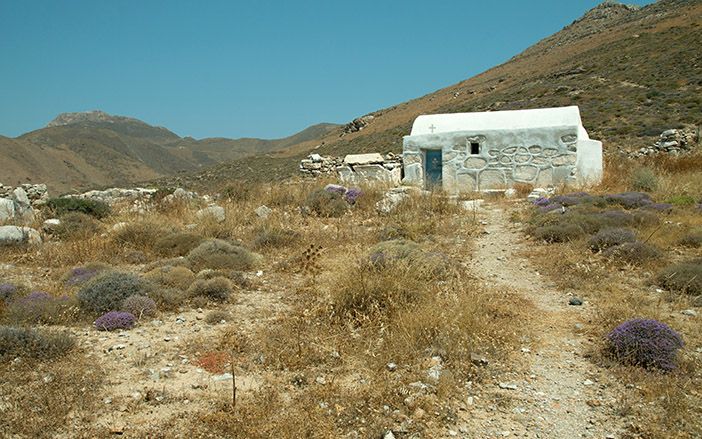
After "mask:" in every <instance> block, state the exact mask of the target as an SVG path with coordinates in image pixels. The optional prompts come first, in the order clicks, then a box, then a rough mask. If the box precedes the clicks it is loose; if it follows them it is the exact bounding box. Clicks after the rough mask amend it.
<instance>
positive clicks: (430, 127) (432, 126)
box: [429, 124, 436, 134]
mask: <svg viewBox="0 0 702 439" xmlns="http://www.w3.org/2000/svg"><path fill="white" fill-rule="evenodd" d="M429 129H430V130H431V133H432V134H434V130H435V129H436V127H435V126H434V124H431V125H430V126H429Z"/></svg>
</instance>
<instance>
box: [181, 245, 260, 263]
mask: <svg viewBox="0 0 702 439" xmlns="http://www.w3.org/2000/svg"><path fill="white" fill-rule="evenodd" d="M187 258H188V261H190V264H191V266H192V267H193V268H194V269H195V270H202V269H204V268H211V269H227V268H229V269H234V270H248V269H250V268H252V267H253V266H254V265H255V264H256V263H257V262H258V260H259V256H258V255H256V254H254V253H252V252H250V251H248V250H247V249H245V248H244V247H240V246H238V245H234V244H230V243H229V242H227V241H223V240H221V239H210V240H207V241H205V242H203V243H202V244H200V245H199V246H197V247H195V248H194V249H192V250H191V251H190V253H188V256H187Z"/></svg>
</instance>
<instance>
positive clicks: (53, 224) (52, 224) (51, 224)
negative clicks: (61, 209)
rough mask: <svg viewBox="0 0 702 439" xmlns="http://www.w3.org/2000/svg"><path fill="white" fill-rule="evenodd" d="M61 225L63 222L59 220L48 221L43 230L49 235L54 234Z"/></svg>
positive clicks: (42, 227) (45, 222)
mask: <svg viewBox="0 0 702 439" xmlns="http://www.w3.org/2000/svg"><path fill="white" fill-rule="evenodd" d="M60 225H61V220H60V219H58V218H50V219H48V220H46V221H44V224H42V226H41V229H42V230H43V231H44V232H45V233H48V234H52V233H54V232H55V231H56V228H57V227H58V226H60Z"/></svg>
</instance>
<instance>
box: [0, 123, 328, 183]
mask: <svg viewBox="0 0 702 439" xmlns="http://www.w3.org/2000/svg"><path fill="white" fill-rule="evenodd" d="M334 127H335V125H332V124H319V125H315V126H312V127H309V128H307V129H305V130H303V131H301V132H299V133H297V134H294V135H292V136H290V137H287V138H284V139H278V140H263V139H225V138H211V139H201V140H196V139H193V138H192V137H185V138H181V137H180V136H178V135H177V134H175V133H173V132H171V131H169V130H167V129H166V128H162V127H155V126H151V125H149V124H147V123H144V122H142V121H140V120H137V119H133V118H128V117H123V116H112V115H109V114H107V113H104V112H101V111H91V112H85V113H64V114H61V115H59V116H58V117H57V118H56V119H54V120H53V121H51V122H50V123H49V124H48V125H47V126H46V127H45V128H42V129H39V130H36V131H32V132H30V133H26V134H24V135H22V136H19V137H17V138H15V139H11V138H7V137H2V136H0V162H3V163H8V164H9V166H3V167H2V168H1V169H0V182H2V183H4V184H19V183H30V182H34V183H46V184H48V186H49V188H50V189H51V190H52V191H53V192H69V191H73V190H77V189H85V188H89V187H95V186H107V185H129V184H133V183H134V182H137V181H143V180H150V179H155V178H159V177H163V176H166V175H173V174H176V173H179V172H194V171H196V170H198V169H199V168H201V167H204V166H211V165H214V164H217V163H221V162H224V161H229V160H234V159H239V158H242V157H246V156H247V155H252V154H260V153H264V152H268V151H275V150H278V149H282V148H287V147H289V146H290V145H293V144H297V143H300V142H305V141H307V140H309V139H312V138H318V137H320V136H322V135H324V134H325V133H326V132H327V131H329V130H330V129H332V128H334Z"/></svg>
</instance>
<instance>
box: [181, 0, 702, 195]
mask: <svg viewBox="0 0 702 439" xmlns="http://www.w3.org/2000/svg"><path fill="white" fill-rule="evenodd" d="M699 47H702V1H700V0H661V1H658V2H657V3H654V4H651V5H649V6H646V7H642V8H638V7H631V6H625V5H621V4H617V3H612V2H605V3H603V4H602V5H600V6H598V7H596V8H594V9H593V10H591V11H589V12H587V13H586V14H585V15H584V16H583V17H582V18H580V19H578V20H575V21H574V22H573V23H572V24H570V25H568V26H566V27H565V28H564V29H563V30H561V31H559V32H557V33H556V34H554V35H552V36H550V37H547V38H545V39H544V40H542V41H540V42H538V43H537V44H535V45H534V46H532V47H530V48H528V49H527V50H525V51H524V52H522V53H521V54H519V55H517V56H515V57H513V58H512V59H510V60H509V61H508V62H506V63H504V64H502V65H499V66H496V67H494V68H492V69H490V70H488V71H486V72H484V73H481V74H479V75H477V76H475V77H473V78H470V79H467V80H465V81H462V82H459V83H457V84H454V85H452V86H450V87H447V88H444V89H441V90H438V91H436V92H434V93H431V94H428V95H426V96H422V97H420V98H417V99H414V100H411V101H408V102H405V103H402V104H399V105H396V106H393V107H390V108H386V109H382V110H379V111H376V112H374V113H371V114H369V115H365V116H362V117H359V118H358V119H356V120H354V121H353V122H351V123H349V124H348V125H346V126H343V127H339V128H337V129H335V130H332V131H330V132H329V133H328V134H327V135H326V136H324V137H322V138H321V139H314V140H312V141H310V142H303V143H300V144H298V145H295V146H293V147H291V148H289V149H288V150H287V151H285V152H279V153H277V154H271V155H268V156H252V157H247V158H245V159H243V160H237V161H235V162H231V163H227V164H224V165H219V166H216V167H214V168H210V169H207V170H204V171H202V172H201V173H198V174H197V175H194V176H192V177H180V178H179V179H178V180H177V183H179V184H188V183H190V184H193V185H195V186H197V185H198V184H199V183H200V182H207V184H208V185H209V184H211V183H212V182H213V181H226V180H230V179H232V178H242V179H247V180H249V179H275V178H285V177H288V176H290V175H294V174H295V173H296V170H297V164H298V161H299V159H300V158H303V157H304V156H306V155H307V154H309V152H310V151H312V150H314V152H317V153H320V154H329V155H342V154H348V153H355V152H372V151H377V152H388V151H392V152H399V151H401V148H402V136H404V135H407V134H408V133H409V130H410V127H411V124H412V121H413V120H414V119H415V118H416V117H417V116H418V115H420V114H431V113H447V112H462V111H491V110H512V109H524V108H538V107H553V106H564V105H578V106H580V109H581V112H582V117H583V121H584V124H585V127H586V128H587V129H588V131H589V132H590V134H591V137H593V138H596V139H602V140H603V141H604V143H605V149H606V153H608V154H613V153H616V152H617V151H618V150H633V149H638V148H640V147H642V146H649V145H652V144H653V143H654V142H655V141H656V140H657V139H658V136H659V135H660V134H661V132H662V131H664V130H665V129H668V128H682V127H694V126H699V125H700V124H702V52H700V51H699V49H698V48H699ZM466 56H468V55H467V54H466ZM174 182H175V181H174Z"/></svg>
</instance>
